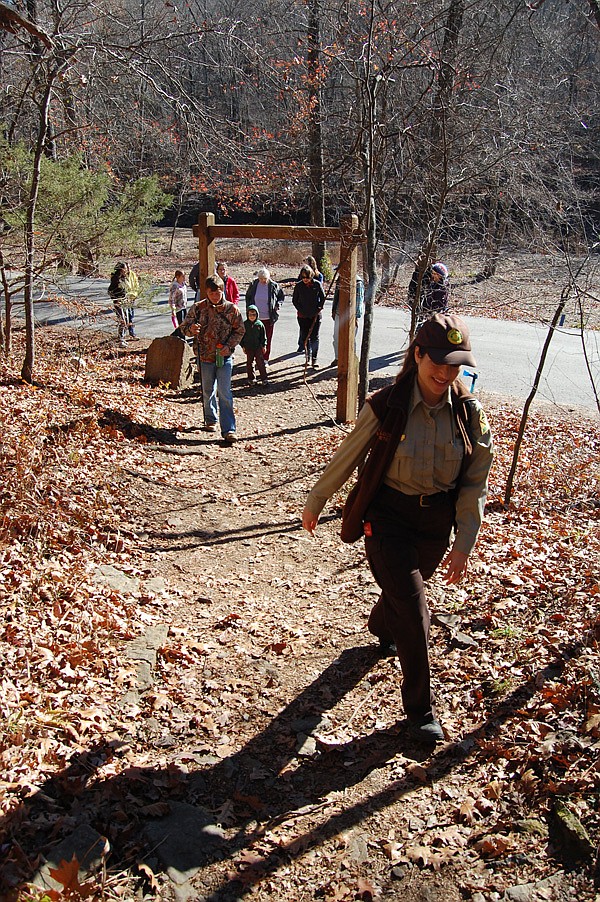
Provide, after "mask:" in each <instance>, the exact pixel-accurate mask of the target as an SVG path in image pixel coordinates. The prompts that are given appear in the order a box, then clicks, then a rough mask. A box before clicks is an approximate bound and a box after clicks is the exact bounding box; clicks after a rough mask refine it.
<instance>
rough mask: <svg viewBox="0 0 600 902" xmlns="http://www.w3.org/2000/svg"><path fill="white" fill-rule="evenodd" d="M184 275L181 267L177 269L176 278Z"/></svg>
mask: <svg viewBox="0 0 600 902" xmlns="http://www.w3.org/2000/svg"><path fill="white" fill-rule="evenodd" d="M182 275H183V272H182V271H181V270H180V269H176V270H175V278H177V276H182Z"/></svg>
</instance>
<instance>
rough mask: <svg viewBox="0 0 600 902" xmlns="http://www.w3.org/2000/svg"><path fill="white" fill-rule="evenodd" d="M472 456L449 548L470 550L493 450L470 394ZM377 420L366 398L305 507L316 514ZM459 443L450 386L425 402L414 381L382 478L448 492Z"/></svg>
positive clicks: (357, 458)
mask: <svg viewBox="0 0 600 902" xmlns="http://www.w3.org/2000/svg"><path fill="white" fill-rule="evenodd" d="M469 420H470V426H471V432H472V438H473V456H472V459H471V462H470V465H469V468H468V470H467V472H466V473H464V474H463V476H462V478H461V485H460V491H459V493H458V498H457V501H456V526H457V529H456V539H455V542H454V548H455V549H456V550H457V551H462V552H463V553H464V554H469V553H470V552H471V551H472V549H473V546H474V545H475V541H476V539H477V534H478V532H479V528H480V526H481V521H482V518H483V509H484V505H485V498H486V495H487V477H488V473H489V469H490V464H491V458H492V454H493V447H492V436H491V433H490V429H489V426H488V424H487V420H486V418H485V413H484V412H483V409H482V407H481V405H480V404H479V402H478V401H477V400H476V399H475V400H473V401H472V402H470V405H469ZM379 426H380V422H379V420H378V419H377V417H376V416H375V413H374V412H373V409H372V407H371V405H370V404H365V405H364V406H363V408H362V410H361V411H360V413H359V415H358V419H357V421H356V426H355V428H354V430H353V431H352V433H351V434H350V435H349V436H348V437H347V438H346V439H345V440H344V442H343V443H342V444H341V445H340V447H339V448H338V450H337V452H336V453H335V455H334V456H333V458H332V459H331V461H330V462H329V464H328V465H327V467H326V468H325V470H324V472H323V474H322V476H321V478H320V479H319V480H318V481H317V483H316V485H315V486H314V488H313V490H312V491H311V492H310V494H309V496H308V499H307V507H308V508H309V510H310V511H311V513H312V514H314V515H315V516H318V515H319V514H320V513H321V511H322V510H323V508H324V506H325V504H326V502H327V500H328V499H329V498H331V496H332V495H333V494H335V492H337V491H338V489H339V488H341V486H342V485H343V484H344V483H345V482H346V480H347V479H349V477H350V476H351V474H352V473H353V471H354V470H355V469H356V467H357V466H358V465H359V464H360V463H361V462H362V461H363V460H364V458H365V456H366V452H367V450H368V448H369V446H370V443H371V440H372V439H373V437H374V435H375V434H376V432H377V430H378V428H379ZM463 454H464V445H463V440H462V438H461V435H460V432H459V430H458V426H457V425H456V422H455V419H454V415H453V412H452V402H451V399H450V389H448V392H447V395H446V396H445V397H444V398H443V399H442V400H441V401H440V402H439V404H436V405H435V407H429V406H428V405H426V404H425V402H424V400H423V396H422V395H421V392H420V390H419V386H418V383H417V382H416V381H415V385H414V387H413V391H412V396H411V401H410V405H409V409H408V419H407V421H406V427H405V430H404V434H403V435H402V436H401V438H400V441H399V443H398V447H397V448H396V451H395V454H394V457H393V459H392V462H391V464H390V466H389V467H388V470H387V473H386V476H385V479H384V482H385V484H386V485H389V486H391V488H393V489H396V490H397V491H399V492H403V493H404V494H405V495H432V494H435V493H436V492H449V491H452V489H454V488H455V486H456V481H457V479H458V477H459V474H460V469H461V462H462V458H463Z"/></svg>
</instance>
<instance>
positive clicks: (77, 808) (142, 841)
mask: <svg viewBox="0 0 600 902" xmlns="http://www.w3.org/2000/svg"><path fill="white" fill-rule="evenodd" d="M583 647H584V646H583V643H579V642H578V643H571V644H570V645H569V646H568V647H565V649H564V650H563V652H562V654H561V653H560V652H557V655H556V658H555V659H554V661H553V662H552V663H551V664H549V665H548V666H547V667H546V668H545V670H544V671H542V676H544V674H546V673H547V674H548V675H551V677H552V679H556V678H557V673H560V672H561V671H562V669H563V667H564V665H565V663H566V661H567V660H568V659H569V658H571V657H573V656H575V655H577V654H579V653H581V651H582V648H583ZM378 659H379V652H378V649H377V648H376V647H375V646H374V645H370V646H363V647H359V648H351V649H346V650H345V651H343V652H342V653H341V655H340V656H339V657H338V658H337V659H336V660H334V661H332V662H331V663H330V664H329V665H328V666H327V667H326V668H325V670H324V671H323V672H322V673H320V674H319V676H318V677H317V678H316V679H315V680H314V681H313V682H311V683H310V684H309V685H307V686H306V688H304V689H303V690H302V691H301V692H300V693H299V694H298V695H297V697H296V698H295V699H294V700H293V701H292V702H290V704H288V705H287V706H286V707H285V708H284V709H283V710H282V711H281V712H280V713H279V714H277V715H276V716H274V717H273V718H272V719H271V720H270V721H269V722H268V724H267V725H266V726H265V727H264V729H262V730H260V731H259V732H257V733H256V735H255V736H254V737H253V738H252V739H250V740H249V742H247V744H246V745H245V746H244V747H243V748H242V749H240V750H239V751H238V752H235V753H234V754H232V755H230V756H228V757H227V758H225V759H218V758H215V757H212V756H210V755H208V756H205V758H206V766H204V767H202V763H203V762H202V756H200V757H199V758H198V755H196V754H195V753H194V752H193V751H190V752H189V755H187V756H186V755H183V758H184V760H186V761H189V762H193V761H196V763H197V765H198V769H197V770H196V771H193V772H191V773H188V772H184V771H183V770H182V769H180V768H178V767H177V766H176V765H175V764H172V765H170V766H168V767H167V768H153V767H148V768H144V767H130V768H126V769H125V770H123V771H122V772H120V773H118V774H117V775H116V776H112V777H105V778H103V777H102V776H101V775H100V776H98V772H99V771H101V770H102V768H104V767H108V768H109V769H110V767H111V762H113V761H114V759H115V758H118V756H119V754H120V753H121V752H122V753H123V754H125V753H127V751H128V749H129V743H128V742H127V737H126V736H125V737H124V741H123V743H120V742H118V741H116V742H113V743H98V744H96V745H94V746H92V747H91V748H90V749H89V750H87V751H85V752H82V753H77V754H76V755H74V757H73V758H72V759H71V761H70V763H69V765H68V766H67V767H65V768H64V769H63V770H61V771H59V772H57V773H55V774H53V775H52V776H50V777H49V778H48V779H47V780H46V781H45V782H44V783H43V784H42V786H41V787H39V789H38V790H37V791H36V792H33V793H31V794H30V796H29V797H28V798H26V799H25V800H24V801H23V802H22V803H21V804H20V805H19V806H17V807H16V808H14V809H13V810H12V811H11V812H10V813H9V814H7V815H6V816H5V817H4V818H3V819H2V821H1V822H0V828H1V831H2V846H0V850H1V852H2V858H3V860H2V862H1V864H2V867H1V870H0V874H2V877H1V878H0V881H1V882H0V890H1V891H2V898H3V899H7V900H8V899H10V898H11V894H13V895H14V893H15V889H16V887H19V886H20V887H22V886H23V885H24V884H25V883H26V882H27V881H30V880H31V879H32V878H33V877H34V874H35V873H36V871H37V868H38V865H39V860H38V850H43V851H44V853H45V855H46V858H47V859H48V860H49V861H53V855H52V846H53V843H55V841H56V840H57V839H59V837H61V836H64V835H65V834H68V833H73V832H76V831H77V830H83V829H84V828H86V827H87V828H89V827H90V826H91V827H93V828H94V829H95V830H97V831H98V832H99V833H100V834H101V835H102V836H105V837H107V838H108V839H109V841H110V844H111V854H110V859H109V866H110V868H111V869H112V870H120V869H123V868H130V869H131V868H133V867H134V866H135V864H136V863H139V862H140V861H144V860H146V861H149V862H150V863H151V865H152V867H153V868H154V869H159V870H160V869H162V870H164V871H169V872H170V874H171V877H172V878H173V877H174V875H175V878H176V877H177V875H179V877H180V878H181V882H185V881H186V880H187V879H190V878H192V877H193V876H194V875H196V874H197V880H198V881H202V877H203V869H206V868H207V867H208V866H209V865H211V863H214V862H221V863H222V862H230V866H229V868H227V869H226V870H225V876H224V877H222V879H221V881H220V883H219V884H218V885H215V883H214V880H215V878H214V876H213V878H212V881H213V885H212V886H211V889H210V895H203V896H202V898H205V899H208V898H210V899H211V900H214V902H217V900H221V902H226V900H233V899H239V898H241V897H242V896H244V895H246V893H248V892H255V890H256V884H257V883H260V881H261V880H263V879H266V878H267V877H268V876H269V875H270V874H272V873H274V872H275V871H277V870H278V869H279V868H280V867H281V866H284V865H285V864H289V862H290V860H293V859H294V858H296V857H298V856H299V855H301V854H303V853H304V852H305V851H306V849H307V848H309V847H311V846H315V845H319V844H322V843H323V842H325V841H326V840H327V839H330V838H332V837H334V836H335V835H337V834H339V832H340V831H342V830H348V829H350V828H352V827H354V826H356V825H358V824H360V823H361V822H362V821H364V820H365V819H367V818H369V817H370V816H371V815H373V814H375V813H377V812H381V811H383V810H384V809H386V808H387V807H388V806H390V805H392V804H394V803H395V802H397V801H398V799H399V798H401V797H402V796H404V795H407V794H408V793H418V792H420V791H426V784H424V783H423V782H422V778H421V779H419V778H418V777H416V776H412V774H411V771H410V768H409V769H408V770H406V771H405V772H404V774H403V775H402V776H401V777H400V778H399V779H397V780H395V781H394V782H392V783H391V784H390V785H389V786H388V787H386V789H385V790H383V791H381V792H378V793H375V794H372V795H371V796H369V797H368V798H367V799H365V800H364V801H361V802H358V803H356V804H353V805H349V806H347V807H345V806H344V804H343V799H342V800H338V801H337V803H336V804H335V805H331V811H330V812H329V813H328V808H329V804H328V803H327V798H326V797H328V796H329V794H331V793H343V792H344V790H347V789H348V788H349V787H351V786H353V785H355V784H357V783H360V782H361V781H362V780H363V779H364V778H365V776H366V775H367V774H368V773H369V772H370V771H372V770H373V769H376V768H380V767H384V766H385V765H387V764H388V763H389V762H390V760H392V759H393V758H394V757H395V756H396V755H398V754H401V755H402V756H403V760H404V759H412V760H413V761H423V760H425V759H426V758H427V757H428V756H429V754H430V753H431V749H426V748H421V749H418V750H417V752H416V753H415V746H414V742H411V740H410V739H409V735H408V733H407V731H406V729H405V725H404V722H399V723H397V724H395V725H394V726H392V727H389V728H387V729H385V730H383V731H374V732H373V733H371V734H370V735H367V736H363V737H361V738H359V739H355V740H353V741H349V742H340V743H335V742H333V743H331V744H329V743H327V742H323V741H321V740H319V738H318V735H317V738H316V741H315V752H316V753H315V755H314V756H312V757H308V758H303V757H302V756H301V755H300V753H299V745H301V744H302V741H303V739H306V737H307V736H310V734H311V733H313V732H315V730H316V729H317V728H318V727H321V730H323V729H324V730H325V732H326V731H327V722H328V714H327V712H329V711H332V709H334V708H335V706H336V704H337V703H338V702H340V701H341V700H342V699H343V698H344V696H345V695H347V694H348V693H349V692H350V691H351V690H353V689H354V688H355V687H356V686H358V684H359V683H360V682H361V680H362V679H363V678H364V677H365V676H366V674H367V673H368V671H369V670H370V669H371V667H372V666H373V664H374V663H375V662H376V661H377V660H378ZM538 677H539V675H538ZM536 691H537V689H536V679H535V678H532V679H530V680H528V681H527V682H524V683H523V684H522V685H521V686H519V687H518V688H517V689H515V691H514V692H513V693H512V694H511V695H510V696H509V697H508V698H507V699H505V700H504V701H502V702H501V703H499V704H498V705H497V707H496V708H495V709H494V710H492V711H491V712H490V713H489V716H488V718H487V720H486V721H485V722H484V723H482V724H481V725H480V726H479V727H478V728H476V729H473V730H471V731H469V732H467V733H466V734H465V735H464V736H463V737H462V738H461V740H460V741H456V742H450V743H447V744H446V745H445V746H443V747H442V748H441V749H440V750H439V752H438V754H437V755H436V756H435V757H434V759H433V761H432V762H431V764H430V765H429V767H428V775H429V778H430V779H435V780H439V779H441V778H442V777H444V776H446V775H448V774H449V773H451V772H452V771H453V770H454V769H455V768H456V767H457V766H459V765H460V764H461V763H462V762H463V761H465V760H466V759H468V758H469V757H473V756H474V753H475V751H476V749H477V743H478V741H479V740H486V739H487V740H489V739H491V738H493V737H494V736H495V735H497V734H498V733H499V731H500V728H501V726H502V724H503V723H504V722H505V721H507V720H508V719H509V718H511V717H512V716H514V715H515V714H516V713H517V712H518V711H519V709H520V708H521V707H522V706H523V705H524V704H525V703H526V702H527V701H528V700H529V699H530V698H531V697H532V696H533V695H534V694H535V692H536ZM257 714H259V712H257ZM259 716H260V714H259ZM192 747H193V744H192ZM178 757H179V758H180V759H181V757H182V756H181V755H179V756H178ZM292 762H293V764H294V766H293V767H290V764H291V763H292ZM113 766H114V765H113ZM429 785H430V784H429ZM224 806H225V808H226V809H227V819H226V826H225V827H223V828H220V827H219V826H218V824H217V823H216V822H217V820H218V817H219V816H218V814H217V812H219V811H221V812H222V811H223V810H224ZM315 806H316V808H315ZM311 810H312V811H313V812H314V811H316V810H318V811H319V812H320V821H321V823H320V825H319V826H318V827H314V826H313V827H309V828H307V829H306V830H304V831H303V830H302V829H300V828H299V827H298V824H297V823H296V826H295V831H294V839H293V841H290V842H287V843H285V842H283V843H274V844H272V845H271V851H266V852H264V853H263V854H262V855H261V856H258V857H254V859H252V858H250V859H246V864H245V865H244V863H243V853H244V852H245V851H246V852H248V853H249V852H250V848H251V846H252V844H253V843H254V842H255V841H256V840H257V839H260V838H263V837H264V831H265V827H264V825H267V824H268V826H269V829H273V827H274V825H276V824H278V823H281V822H282V821H285V820H295V821H296V822H297V821H298V820H299V819H301V818H302V817H303V816H304V815H306V814H307V813H308V814H310V812H311ZM161 824H162V827H161ZM165 824H166V827H165ZM205 828H207V829H205ZM161 829H162V830H163V833H161ZM157 836H163V841H158V840H157ZM240 856H242V857H241V858H240ZM248 860H251V861H252V864H251V865H248ZM54 863H55V864H58V862H54ZM236 867H238V868H239V870H236ZM198 872H199V873H198Z"/></svg>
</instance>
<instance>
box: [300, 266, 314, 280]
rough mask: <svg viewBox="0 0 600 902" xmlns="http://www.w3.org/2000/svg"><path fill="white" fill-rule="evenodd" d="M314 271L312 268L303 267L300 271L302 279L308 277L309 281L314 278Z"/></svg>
mask: <svg viewBox="0 0 600 902" xmlns="http://www.w3.org/2000/svg"><path fill="white" fill-rule="evenodd" d="M314 275H315V273H314V270H312V269H311V267H310V266H303V267H302V268H301V270H300V278H301V279H303V278H304V276H308V278H309V279H313V278H314Z"/></svg>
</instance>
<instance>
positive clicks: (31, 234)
mask: <svg viewBox="0 0 600 902" xmlns="http://www.w3.org/2000/svg"><path fill="white" fill-rule="evenodd" d="M63 65H66V63H65V64H63ZM59 72H60V69H49V70H48V72H47V73H46V84H45V86H44V93H43V96H42V99H41V102H40V105H39V122H38V133H37V138H36V142H35V150H34V155H33V167H32V173H31V185H30V187H29V198H28V204H27V216H26V220H25V285H24V289H23V295H24V305H25V357H24V360H23V366H22V367H21V378H22V379H23V381H24V382H33V371H34V366H35V325H34V318H33V273H34V258H35V214H36V207H37V199H38V192H39V187H40V174H41V168H42V156H43V155H44V152H45V149H46V139H47V136H48V124H49V110H50V98H51V96H52V91H53V86H54V81H55V79H56V78H57V77H58V75H59Z"/></svg>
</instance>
